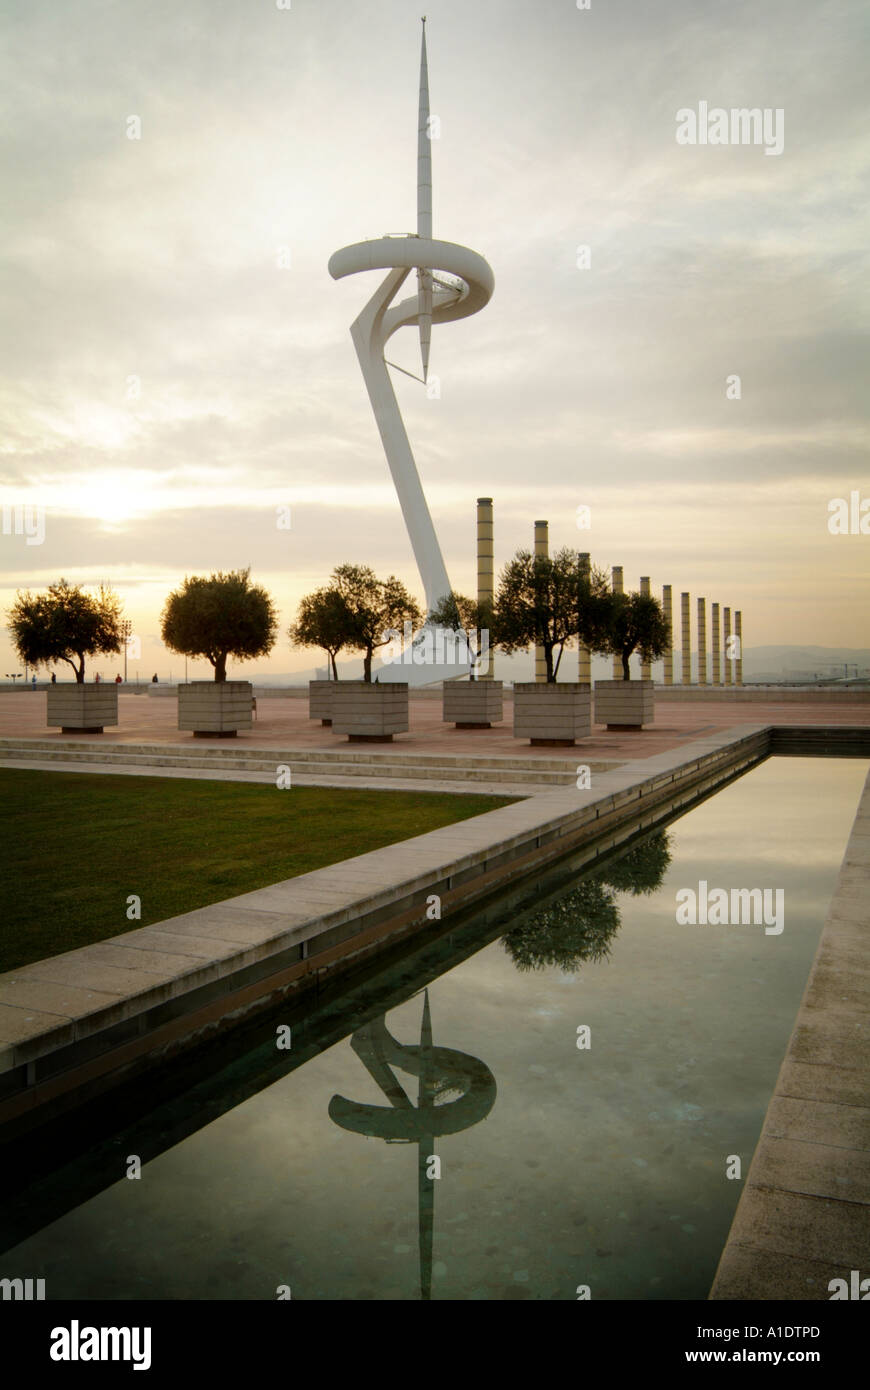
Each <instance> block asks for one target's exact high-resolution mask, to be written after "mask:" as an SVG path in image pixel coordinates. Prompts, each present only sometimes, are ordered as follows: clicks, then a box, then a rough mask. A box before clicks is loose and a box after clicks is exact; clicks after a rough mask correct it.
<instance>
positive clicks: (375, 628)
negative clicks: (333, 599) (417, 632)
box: [330, 565, 422, 681]
mask: <svg viewBox="0 0 870 1390" xmlns="http://www.w3.org/2000/svg"><path fill="white" fill-rule="evenodd" d="M330 590H332V591H334V592H336V593H338V594H339V595H340V596H341V598H342V600H343V602H344V604H345V607H346V609H347V613H348V631H347V640H346V641H345V642H344V643H343V645H344V646H347V647H349V648H350V649H351V651H358V652H362V654H363V679H364V680H367V681H370V680H371V678H372V657H373V655H374V653H375V651H376V650H377V648H378V647H385V646H387V645H388V644H389V643H390V642H392V641H393V640H394V634H395V633H396V632H400V631H401V630H402V628H403V626H404V624H405V623H419V622H421V621H422V613H421V612H420V608H419V605H418V604H417V602H416V600H415V599H414V598H412V596H411V595H410V594H409V593H408V590H407V589H406V588H405V586H404V584H403V583H402V582H401V580H399V579H397V578H396V577H395V575H393V574H391V575H390V576H389V578H388V579H378V577H377V575H376V574H375V572H374V570H371V569H369V567H368V565H339V566H338V568H337V569H334V570H333V572H332V583H331V584H330Z"/></svg>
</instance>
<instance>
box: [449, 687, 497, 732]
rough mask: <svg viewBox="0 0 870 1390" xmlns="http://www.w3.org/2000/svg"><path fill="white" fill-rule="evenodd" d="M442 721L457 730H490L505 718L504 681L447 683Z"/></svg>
mask: <svg viewBox="0 0 870 1390" xmlns="http://www.w3.org/2000/svg"><path fill="white" fill-rule="evenodd" d="M443 695H444V699H443V704H442V718H443V720H444V723H445V724H455V725H456V727H457V729H491V728H492V726H493V724H499V723H500V722H501V720H502V719H503V718H504V700H503V689H502V682H501V681H445V682H444V691H443Z"/></svg>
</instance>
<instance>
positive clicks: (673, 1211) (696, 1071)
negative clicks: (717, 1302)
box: [0, 758, 867, 1300]
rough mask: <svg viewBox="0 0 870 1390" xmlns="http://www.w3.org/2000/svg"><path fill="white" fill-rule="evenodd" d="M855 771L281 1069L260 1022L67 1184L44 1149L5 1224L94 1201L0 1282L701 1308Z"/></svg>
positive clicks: (632, 881) (585, 892)
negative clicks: (726, 892)
mask: <svg viewBox="0 0 870 1390" xmlns="http://www.w3.org/2000/svg"><path fill="white" fill-rule="evenodd" d="M866 775H867V764H866V762H863V761H861V760H859V759H854V760H851V759H833V760H822V759H801V758H793V759H786V758H780V759H773V760H770V761H768V762H766V763H764V764H763V765H762V766H760V767H758V768H756V769H755V770H753V771H752V772H751V773H749V774H748V775H747V776H745V777H742V778H740V779H739V780H738V781H736V782H734V783H732V784H731V785H730V786H728V787H726V788H724V789H723V790H722V791H720V792H718V793H717V794H716V795H715V796H713V797H711V798H710V799H709V800H706V801H704V802H702V803H701V804H700V805H697V806H695V807H694V808H693V809H691V810H689V811H688V812H687V813H686V814H685V815H683V816H682V817H681V818H680V819H678V820H675V821H674V822H673V823H672V824H670V825H669V826H667V827H665V828H662V829H659V830H657V831H655V832H654V833H653V834H651V835H647V836H645V837H644V838H639V839H638V840H637V841H636V842H635V843H633V845H632V846H631V848H630V850H629V852H628V853H627V854H626V855H624V856H623V857H622V858H621V859H612V860H611V861H610V862H608V863H604V864H603V866H602V867H600V868H599V869H597V870H596V871H595V872H593V873H586V874H584V875H582V876H575V877H574V879H573V880H572V881H569V882H568V883H567V884H566V883H565V882H562V883H561V885H560V888H559V891H558V892H553V891H551V890H550V889H549V888H546V887H544V886H542V889H541V893H540V897H539V900H538V901H536V902H535V903H534V904H533V906H532V907H531V908H525V909H523V910H516V911H514V910H513V909H512V908H511V906H510V902H509V900H505V901H503V902H502V903H501V904H500V905H498V906H496V907H495V908H490V909H488V910H487V911H486V912H483V913H479V914H477V916H476V917H474V918H472V917H469V919H468V921H467V922H465V923H464V924H463V926H462V927H461V928H460V929H457V931H456V932H455V933H454V934H453V935H452V936H444V935H443V934H442V935H441V937H440V938H439V939H438V941H437V942H433V944H432V946H431V948H428V953H427V949H426V948H425V943H418V949H417V953H416V955H414V956H413V957H408V958H406V959H403V960H397V961H395V962H393V963H391V964H390V965H389V966H388V967H386V968H385V967H381V966H379V967H377V969H376V970H373V971H372V973H371V975H370V978H369V979H368V980H367V981H366V982H364V983H363V984H361V985H359V986H357V987H355V988H354V989H353V990H348V991H346V993H345V996H344V997H343V998H337V999H334V1000H332V1001H331V1002H328V1003H324V1004H322V1005H320V1006H312V1005H310V1004H309V1005H307V1006H306V1011H305V1012H306V1014H307V1016H306V1017H304V1018H303V1017H302V1016H301V1015H300V1013H299V1010H298V1006H297V1012H296V1014H294V1015H293V1017H292V1018H291V1015H290V1013H289V1012H288V1013H287V1021H288V1023H289V1024H290V1026H291V1035H292V1046H291V1048H290V1050H289V1051H281V1050H279V1049H278V1048H277V1046H276V1037H277V1029H278V1027H279V1026H280V1025H281V1022H282V1016H281V1015H275V1016H272V1017H270V1018H269V1019H266V1020H260V1021H258V1023H257V1031H256V1034H255V1035H254V1036H251V1035H246V1036H245V1042H244V1049H242V1048H241V1046H240V1044H238V1043H236V1044H235V1047H236V1049H237V1052H236V1055H222V1056H221V1058H220V1065H219V1066H218V1065H217V1061H215V1065H214V1066H213V1068H212V1072H211V1074H208V1075H206V1069H202V1074H201V1075H197V1076H192V1077H191V1078H190V1082H189V1084H186V1086H185V1088H184V1089H183V1091H182V1092H181V1093H180V1094H178V1095H175V1096H174V1097H172V1098H171V1100H166V1101H161V1102H160V1103H156V1102H155V1103H154V1104H153V1105H152V1104H151V1103H150V1102H149V1101H148V1100H147V1097H146V1096H145V1093H143V1100H142V1105H143V1109H142V1110H141V1113H134V1114H133V1115H132V1116H131V1117H129V1118H125V1121H124V1125H123V1129H122V1130H121V1131H120V1132H117V1133H115V1134H110V1135H107V1136H106V1137H105V1139H104V1140H103V1141H102V1142H101V1144H100V1145H95V1146H94V1150H93V1152H85V1153H83V1154H81V1155H78V1156H77V1157H76V1159H75V1162H70V1163H69V1165H68V1169H67V1170H66V1171H65V1170H64V1169H63V1164H64V1155H63V1151H62V1146H61V1147H60V1148H59V1149H58V1150H57V1152H56V1154H55V1160H56V1164H57V1168H58V1170H59V1171H60V1176H58V1175H57V1173H55V1174H54V1175H52V1174H48V1175H47V1176H46V1179H45V1181H44V1182H43V1183H42V1184H41V1185H40V1186H38V1187H35V1188H34V1189H33V1190H32V1191H31V1192H30V1193H29V1194H24V1196H23V1198H22V1197H21V1195H20V1194H19V1199H18V1200H19V1204H20V1202H21V1201H23V1202H24V1203H30V1210H31V1211H36V1210H37V1209H38V1208H39V1204H40V1203H42V1202H44V1203H45V1207H44V1210H45V1213H49V1214H55V1215H56V1214H57V1213H58V1212H59V1211H60V1210H62V1208H63V1204H64V1200H66V1201H67V1204H69V1202H70V1201H73V1200H75V1201H78V1198H76V1197H75V1195H74V1194H75V1192H76V1191H77V1190H78V1189H77V1185H79V1186H80V1189H81V1193H82V1194H86V1199H85V1200H81V1201H80V1202H79V1204H78V1205H75V1206H74V1207H73V1209H71V1210H68V1211H66V1212H65V1213H64V1214H63V1215H59V1216H58V1218H57V1219H53V1220H50V1221H49V1224H46V1225H44V1226H43V1228H42V1229H41V1230H38V1231H34V1233H32V1234H29V1235H28V1236H27V1238H26V1239H23V1240H19V1241H18V1243H17V1244H13V1245H12V1246H11V1247H10V1243H9V1239H8V1237H7V1239H6V1240H5V1241H4V1242H3V1248H4V1251H5V1253H4V1254H2V1256H0V1266H2V1267H0V1274H2V1275H4V1276H7V1275H8V1276H12V1275H16V1276H21V1277H24V1276H30V1277H34V1278H36V1277H43V1278H45V1280H46V1295H47V1297H48V1298H81V1297H84V1298H110V1299H111V1298H121V1299H124V1298H173V1299H187V1298H200V1299H211V1298H220V1299H274V1298H276V1297H277V1296H278V1293H277V1291H278V1290H279V1288H284V1289H285V1290H288V1291H290V1293H291V1296H292V1298H294V1299H354V1300H357V1299H378V1300H382V1299H396V1300H405V1299H408V1300H413V1299H420V1298H421V1297H422V1298H430V1297H431V1298H433V1299H462V1300H472V1299H576V1298H577V1296H578V1293H577V1290H578V1287H580V1286H587V1287H588V1289H589V1290H590V1293H591V1297H592V1298H593V1299H703V1298H706V1296H707V1294H708V1292H709V1288H710V1284H711V1282H712V1278H713V1274H714V1272H715V1268H716V1264H717V1262H718V1259H719V1255H720V1253H721V1250H722V1246H723V1244H724V1241H725V1238H726V1235H727V1232H728V1228H729V1225H730V1223H731V1219H732V1216H733V1213H734V1209H735V1206H736V1204H737V1200H738V1198H739V1195H740V1191H741V1187H742V1182H741V1181H740V1180H739V1179H736V1178H733V1177H732V1178H729V1177H728V1176H727V1172H728V1170H729V1167H730V1169H731V1170H732V1171H733V1170H734V1168H735V1163H734V1160H735V1158H737V1159H739V1161H740V1166H741V1169H742V1174H743V1176H744V1177H745V1175H746V1173H747V1172H748V1169H749V1164H750V1161H751V1158H752V1154H753V1150H754V1147H755V1144H756V1141H757V1139H758V1135H759V1132H760V1129H761V1124H762V1121H763V1118H764V1113H765V1110H766V1108H767V1104H768V1101H769V1099H770V1095H771V1092H772V1089H773V1086H774V1082H775V1080H776V1075H777V1072H778V1070H779V1066H780V1063H781V1060H782V1057H783V1054H784V1051H785V1048H786V1045H787V1042H788V1038H789V1036H790V1033H791V1029H792V1026H793V1023H794V1018H795V1013H796V1011H797V1007H798V1004H799V1002H800V998H801V995H802V992H803V989H804V986H805V984H806V979H807V975H808V972H809V968H810V964H811V962H812V958H813V955H814V953H815V949H816V945H817V943H818V937H819V932H820V929H821V926H822V924H823V922H824V918H825V914H826V911H827V908H828V904H829V902H830V898H831V895H832V892H833V888H834V884H835V880H836V875H837V870H838V868H839V864H840V860H841V858H842V854H843V850H844V847H845V842H846V838H847V835H848V832H849V829H850V827H851V824H852V820H853V817H854V814H855V810H856V807H857V804H858V798H859V796H860V792H861V789H862V787H863V784H864V780H865V777H866ZM702 881H703V882H705V883H707V884H709V886H710V888H711V890H712V888H713V887H714V886H716V887H725V888H726V889H730V888H747V889H753V888H761V889H764V888H769V889H782V890H783V892H784V898H783V902H784V929H783V930H782V932H781V933H780V934H770V933H768V932H766V931H765V928H764V926H763V925H761V924H752V923H747V924H744V925H697V926H693V925H679V924H678V922H677V912H676V895H677V893H678V892H679V891H680V890H682V889H686V888H692V889H696V888H697V887H698V885H699V883H700V882H702ZM444 925H445V924H443V923H442V924H440V927H442V928H443V927H444ZM224 1047H226V1045H224ZM215 1058H217V1052H216V1053H215ZM149 1106H150V1108H149ZM134 1110H135V1107H134ZM119 1113H120V1112H119ZM135 1155H138V1156H139V1157H140V1158H141V1159H142V1170H141V1177H139V1178H128V1177H127V1176H125V1175H126V1173H127V1171H128V1169H130V1168H131V1167H133V1168H135V1165H131V1164H130V1162H129V1160H130V1159H131V1158H132V1157H133V1156H135ZM101 1174H102V1175H103V1176H100V1175H101ZM106 1175H108V1176H106ZM89 1183H90V1187H89V1186H88V1184H89ZM100 1187H101V1188H102V1190H98V1189H99V1188H100ZM91 1192H93V1194H94V1195H90V1194H91ZM71 1194H73V1195H71ZM52 1203H54V1205H52ZM11 1211H12V1208H11V1206H10V1208H9V1209H8V1210H7V1213H6V1216H7V1217H8V1220H9V1221H12V1220H13V1217H12V1215H11ZM2 1220H3V1214H2V1213H0V1223H2ZM38 1221H39V1218H37V1217H34V1223H35V1224H38ZM6 1229H7V1231H9V1230H10V1229H13V1227H10V1225H9V1224H8V1223H7V1226H6ZM285 1296H286V1294H285Z"/></svg>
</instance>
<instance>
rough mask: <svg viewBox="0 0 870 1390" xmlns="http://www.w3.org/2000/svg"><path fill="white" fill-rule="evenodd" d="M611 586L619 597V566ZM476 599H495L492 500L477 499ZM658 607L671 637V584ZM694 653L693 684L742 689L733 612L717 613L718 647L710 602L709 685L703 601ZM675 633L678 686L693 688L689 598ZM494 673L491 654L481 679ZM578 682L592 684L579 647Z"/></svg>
mask: <svg viewBox="0 0 870 1390" xmlns="http://www.w3.org/2000/svg"><path fill="white" fill-rule="evenodd" d="M549 529H550V528H549V523H548V522H546V521H536V522H535V548H534V553H535V555H548V554H549V546H550V540H549ZM580 558H581V559H582V560H583V561H585V563H586V564H587V566H588V565H589V564H590V557H589V555H588V554H582V555H581V557H580ZM611 586H612V588H613V591H614V593H618V594H621V593H623V592H624V585H623V575H622V565H614V566H613V569H612V571H611ZM640 592H641V593H642V594H651V593H652V589H651V586H650V581H649V576H648V575H642V576H641V581H640ZM477 597H478V602H479V603H492V602H493V599H494V597H495V569H494V547H493V512H492V498H491V497H479V498H478V499H477ZM662 608H663V609H664V613H665V617H666V618H667V620H668V622H669V623H670V625H671V632H672V633H673V632H674V630H675V629H674V621H673V592H672V588H671V585H670V584H665V585H664V586H663V588H662ZM697 614H698V619H697V634H696V635H697V644H698V645H697V652H698V680H697V683H698V685H707V684H710V685H726V686H727V685H742V684H743V614H742V613H741V612H740V610H739V609H738V610H736V611H735V612H734V614H733V624H732V613H731V609H730V608H722V610H721V619H722V622H721V626H722V633H721V643H720V633H719V627H720V608H719V604H718V603H714V604H713V605H712V608H711V613H710V628H711V631H710V656H711V670H710V680H709V682H708V680H707V600H706V598H699V599H698V600H697ZM680 634H681V648H682V650H681V656H682V684H683V685H691V684H692V633H691V596H690V595H689V594H681V595H680ZM493 673H494V666H493V654H492V651H491V650H490V654H489V664H488V667H487V670H486V671H485V672H483V673H482V679H484V680H492V678H493ZM651 675H652V672H651V668H650V663H649V662H648V661H644V662H641V678H642V679H643V680H649V679H650V678H651ZM613 678H614V680H621V679H622V661H621V659H620V658H619V657H618V656H615V657H614V658H613ZM546 679H547V669H546V665H545V662H544V653H543V649H542V648H540V647H535V680H536V681H545V680H546ZM577 679H578V680H579V681H582V682H583V683H589V682H591V680H592V656H591V653H590V652H589V651H588V650H587V648H586V647H581V648H580V651H579V654H578V669H577ZM664 683H665V685H673V683H674V649H673V646H672V647H671V649H670V651H668V652H667V653H666V655H665V658H664Z"/></svg>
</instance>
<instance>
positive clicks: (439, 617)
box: [426, 590, 495, 680]
mask: <svg viewBox="0 0 870 1390" xmlns="http://www.w3.org/2000/svg"><path fill="white" fill-rule="evenodd" d="M426 621H427V622H430V623H432V624H433V626H435V627H446V628H449V629H450V630H451V631H452V632H464V633H465V635H466V637H467V639H468V650H469V652H470V654H471V660H472V667H471V670H470V671H469V675H470V677H471V679H472V680H474V677H475V672H476V671H477V669H478V667H484V666H486V665H487V664H488V662H487V658H488V653H489V648H490V647H491V646H492V644H493V640H494V639H493V626H494V622H495V613H494V608H493V605H492V604H491V603H480V602H479V601H478V600H477V599H473V598H466V597H465V595H464V594H457V593H455V592H454V591H453V590H451V592H450V593H449V594H445V596H444V598H442V599H441V602H440V603H438V604H436V605H435V607H434V608H433V609H431V610H430V612H429V616H428V618H427V620H426ZM484 633H485V634H486V636H484Z"/></svg>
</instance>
